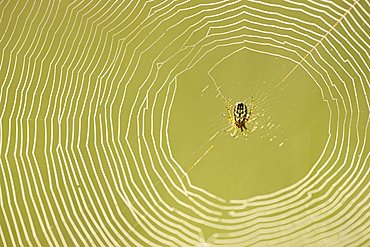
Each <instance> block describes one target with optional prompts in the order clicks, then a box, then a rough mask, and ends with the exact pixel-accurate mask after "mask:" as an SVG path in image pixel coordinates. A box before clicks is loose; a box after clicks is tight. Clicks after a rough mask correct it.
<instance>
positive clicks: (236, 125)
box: [224, 98, 253, 136]
mask: <svg viewBox="0 0 370 247" xmlns="http://www.w3.org/2000/svg"><path fill="white" fill-rule="evenodd" d="M227 102H228V107H227V113H228V119H229V121H230V123H231V124H232V126H231V128H229V129H228V130H227V132H230V131H232V133H231V136H235V135H236V133H237V131H238V129H240V130H241V132H242V135H244V136H246V134H247V133H249V130H248V129H247V126H246V124H247V123H248V122H251V121H252V118H251V117H252V113H253V98H252V101H251V103H250V107H249V109H248V107H247V105H246V104H245V103H244V102H236V104H235V105H234V107H233V110H231V105H230V99H228V101H227ZM224 116H225V114H224ZM244 130H245V131H244Z"/></svg>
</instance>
